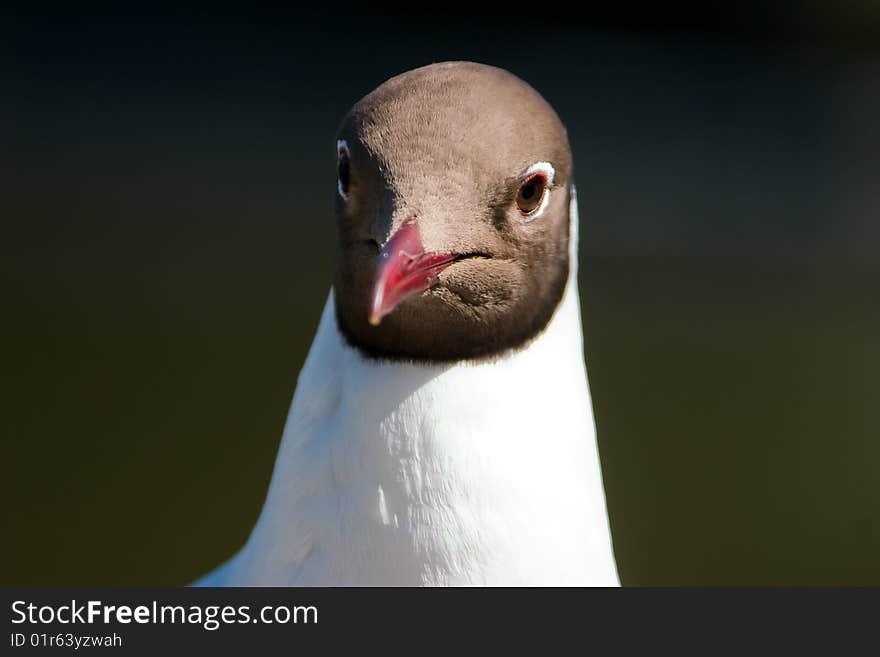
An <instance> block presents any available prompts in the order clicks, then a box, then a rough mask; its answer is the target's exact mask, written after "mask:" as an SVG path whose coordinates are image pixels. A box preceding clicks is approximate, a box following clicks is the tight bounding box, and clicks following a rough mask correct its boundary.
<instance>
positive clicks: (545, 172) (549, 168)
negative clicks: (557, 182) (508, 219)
mask: <svg viewBox="0 0 880 657" xmlns="http://www.w3.org/2000/svg"><path fill="white" fill-rule="evenodd" d="M536 173H537V174H540V175H542V176H544V179H545V181H546V183H545V185H546V187H545V190H544V198H542V199H541V205H539V206H538V207H537V208H536V209H535V210H533V211H532V212H530V213H529V214H528V216H523V218H522V221H523V223H526V224H530V223H532V222H533V221H534V220H535V219H537V218H538V217H540V216H541V215H542V214H544V210H546V209H547V205H548V204H549V203H550V192H551V189H552V188H553V176H554V174H555V173H556V169H554V168H553V165H552V164H550V163H549V162H535V163H534V164H533V165H532V166H530V167H529V168H528V169H526V171H525V173H523V175H522V180H528V179H529V178H531V177H532V176H534V175H535V174H536Z"/></svg>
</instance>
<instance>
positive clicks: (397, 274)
mask: <svg viewBox="0 0 880 657" xmlns="http://www.w3.org/2000/svg"><path fill="white" fill-rule="evenodd" d="M454 260H455V256H454V255H450V254H448V253H425V247H424V246H423V245H422V239H421V237H420V235H419V227H418V225H417V224H415V223H408V224H405V225H403V226H401V227H400V230H398V231H397V232H396V233H395V234H394V235H393V236H392V237H391V239H390V240H388V242H387V243H386V244H385V246H384V247H382V250H381V251H380V252H379V265H378V267H377V270H376V282H375V283H374V284H373V295H372V300H371V303H370V316H369V322H370V324H372V325H373V326H378V325H379V322H381V321H382V318H383V317H385V315H387V314H388V313H390V312H391V311H392V310H394V309H395V308H396V307H397V306H398V305H399V304H400V303H401V302H403V301H405V300H406V299H409V298H410V297H413V296H415V295H417V294H421V293H422V292H424V291H425V290H427V289H428V288H429V287H431V286H432V285H433V284H434V283H436V282H437V276H438V275H439V274H440V272H441V271H443V270H444V269H446V267H448V266H449V265H451V264H452V263H453V261H454Z"/></svg>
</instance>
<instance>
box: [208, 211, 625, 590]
mask: <svg viewBox="0 0 880 657" xmlns="http://www.w3.org/2000/svg"><path fill="white" fill-rule="evenodd" d="M576 227H577V208H576V204H575V202H574V201H573V203H572V230H573V233H572V243H573V248H574V244H576V235H575V233H574V231H575V230H576ZM573 262H576V258H574V259H573ZM593 427H594V425H593V417H592V409H591V405H590V396H589V389H588V386H587V379H586V374H585V369H584V364H583V356H582V341H581V322H580V312H579V305H578V296H577V286H576V279H575V271H574V268H573V270H572V272H571V275H570V278H569V282H568V286H567V289H566V292H565V295H564V298H563V301H562V303H561V305H560V307H559V308H558V309H557V311H556V313H555V315H554V317H553V319H552V321H551V323H550V324H549V326H548V327H547V329H546V330H545V331H544V332H543V333H542V334H541V335H540V336H538V337H537V338H536V339H535V340H534V341H533V342H532V343H531V344H530V345H529V346H528V347H527V348H525V349H523V350H521V351H519V352H517V353H515V354H512V355H509V356H506V357H504V358H502V359H500V360H498V361H495V362H487V363H478V364H457V365H451V366H424V365H413V364H401V363H390V362H377V361H372V360H368V359H366V358H364V357H363V356H362V355H361V354H360V353H359V352H358V351H356V350H355V349H353V348H351V347H349V346H348V345H347V344H345V342H344V340H343V339H342V337H341V336H340V334H339V331H338V328H337V325H336V319H335V313H334V310H333V294H332V291H331V294H330V297H329V298H328V300H327V304H326V306H325V308H324V313H323V316H322V318H321V323H320V326H319V329H318V334H317V336H316V338H315V342H314V344H313V345H312V349H311V351H310V353H309V356H308V358H307V360H306V364H305V366H304V367H303V370H302V372H301V374H300V379H299V384H298V386H297V391H296V394H295V396H294V400H293V404H292V406H291V409H290V413H289V415H288V419H287V424H286V426H285V430H284V436H283V439H282V444H281V448H280V451H279V455H278V459H277V461H276V464H275V471H274V474H273V478H272V483H271V486H270V490H269V495H268V498H267V500H266V504H265V507H264V509H263V513H262V515H261V517H260V519H259V521H258V523H257V526H256V527H255V529H254V531H253V533H252V535H251V538H250V540H249V541H248V543H247V545H246V546H245V547H244V548H243V550H242V551H241V552H240V553H239V554H238V555H237V556H236V557H235V558H234V559H233V560H232V561H230V562H229V563H228V564H227V565H226V566H224V567H223V568H222V569H221V570H220V571H218V572H217V573H215V574H214V575H213V576H209V578H207V579H206V581H205V582H203V583H207V584H212V585H276V586H277V585H287V584H291V585H319V586H321V585H419V584H458V585H468V584H476V585H480V584H490V585H516V584H525V585H565V584H577V585H603V586H604V585H617V584H618V578H617V571H616V567H615V564H614V557H613V553H612V548H611V539H610V534H609V529H608V519H607V514H606V510H605V497H604V492H603V488H602V477H601V471H600V467H599V458H598V454H597V450H596V440H595V432H594V428H593Z"/></svg>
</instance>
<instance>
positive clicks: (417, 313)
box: [334, 62, 572, 362]
mask: <svg viewBox="0 0 880 657" xmlns="http://www.w3.org/2000/svg"><path fill="white" fill-rule="evenodd" d="M337 139H338V141H337V151H338V159H337V176H338V179H337V191H336V216H337V221H338V226H339V247H340V258H339V263H338V267H337V270H336V278H335V282H334V287H335V299H336V316H337V320H338V323H339V327H340V329H341V331H342V333H343V335H344V336H345V338H346V339H347V340H348V342H349V343H350V344H352V345H354V346H355V347H357V348H359V349H360V350H362V351H363V352H364V353H366V354H369V355H372V356H377V357H384V358H394V359H405V360H416V361H434V362H449V361H456V360H463V359H479V358H485V357H493V356H497V355H500V354H503V353H504V352H507V351H509V350H512V349H516V348H518V347H521V346H523V345H524V344H526V343H527V342H528V341H529V340H530V339H531V338H533V337H534V336H536V335H537V334H538V333H540V332H541V331H542V330H543V328H544V327H545V326H546V325H547V323H548V322H549V320H550V318H551V317H552V315H553V311H554V310H555V309H556V307H557V305H558V304H559V302H560V300H561V299H562V293H563V291H564V289H565V284H566V280H567V277H568V270H569V262H568V257H569V256H568V239H569V235H568V231H569V224H568V222H569V217H568V207H569V195H570V189H571V169H572V161H571V151H570V149H569V145H568V138H567V136H566V131H565V127H564V126H563V125H562V122H561V121H560V120H559V117H558V116H557V115H556V113H555V112H554V111H553V108H552V107H550V105H549V104H548V103H547V102H546V101H545V100H544V99H543V98H542V97H541V96H540V95H539V94H538V93H537V92H536V91H535V90H534V89H532V88H531V87H530V86H529V85H527V84H526V83H525V82H523V81H522V80H520V79H519V78H517V77H515V76H513V75H511V74H510V73H508V72H506V71H504V70H501V69H498V68H494V67H490V66H484V65H481V64H474V63H469V62H448V63H443V64H434V65H431V66H426V67H423V68H419V69H416V70H413V71H409V72H407V73H404V74H402V75H398V76H397V77H394V78H391V79H390V80H388V81H387V82H385V83H384V84H382V85H381V86H380V87H378V88H377V89H376V90H375V91H373V92H372V93H370V94H369V95H367V96H366V97H365V98H363V99H362V100H360V101H359V102H358V103H357V104H356V105H355V106H354V107H353V108H352V109H351V111H350V112H349V113H348V115H347V116H346V117H345V119H344V120H343V122H342V125H341V127H340V128H339V133H338V136H337Z"/></svg>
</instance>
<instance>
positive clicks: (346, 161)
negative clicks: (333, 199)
mask: <svg viewBox="0 0 880 657" xmlns="http://www.w3.org/2000/svg"><path fill="white" fill-rule="evenodd" d="M350 182H351V162H350V155H349V152H348V144H346V143H345V141H343V140H341V139H340V140H339V141H338V142H337V143H336V189H337V190H338V191H339V195H340V196H341V197H342V198H343V199H348V187H349V184H350Z"/></svg>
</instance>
